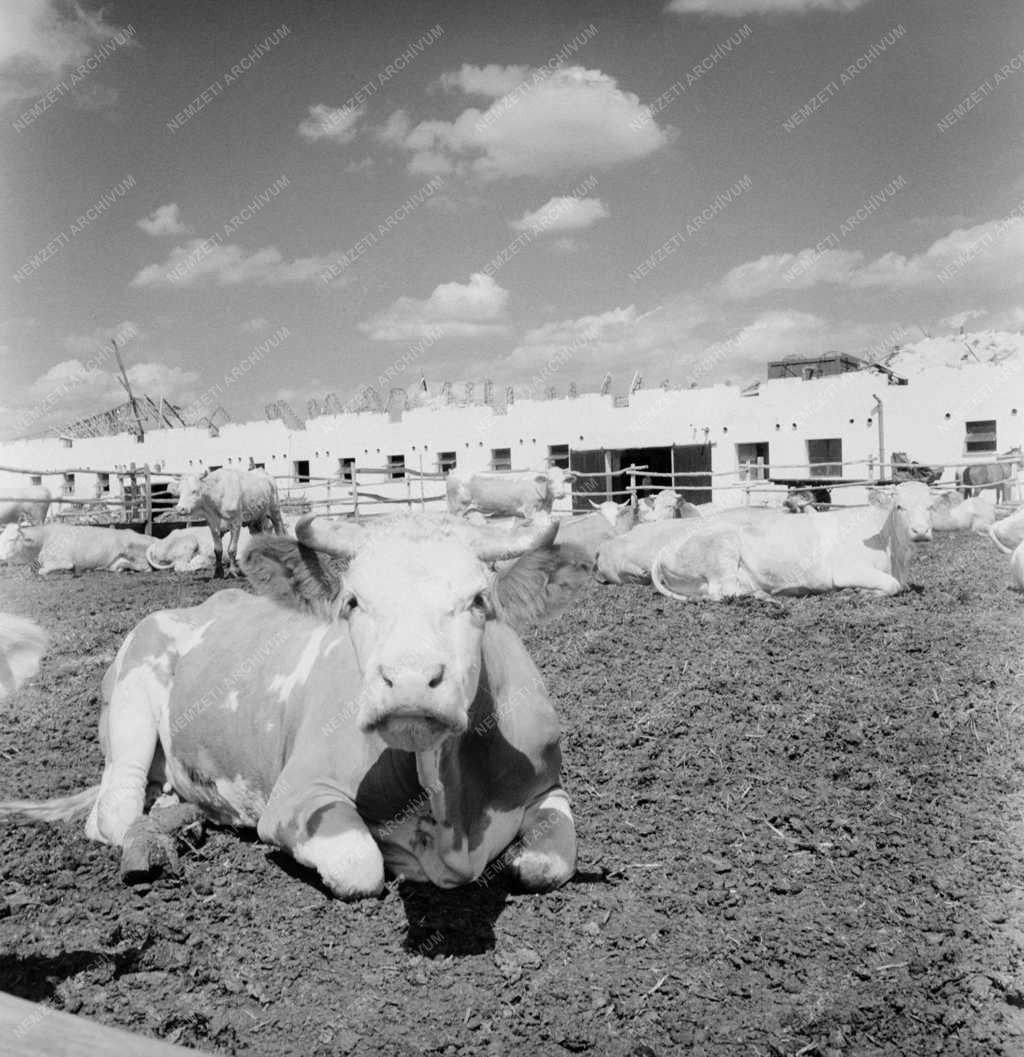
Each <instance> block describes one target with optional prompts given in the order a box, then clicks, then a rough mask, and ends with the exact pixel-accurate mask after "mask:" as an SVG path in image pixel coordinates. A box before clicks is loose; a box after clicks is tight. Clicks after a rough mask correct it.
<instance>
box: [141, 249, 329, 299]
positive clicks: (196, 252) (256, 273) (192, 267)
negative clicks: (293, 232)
mask: <svg viewBox="0 0 1024 1057" xmlns="http://www.w3.org/2000/svg"><path fill="white" fill-rule="evenodd" d="M338 256H339V255H338V254H334V255H328V256H324V257H299V258H296V259H295V260H293V261H286V260H285V259H284V257H283V256H282V255H281V251H280V250H278V249H277V248H276V247H274V246H267V247H265V248H264V249H261V250H255V251H254V252H252V253H248V252H247V251H246V250H244V249H243V248H242V247H241V246H238V245H235V244H232V243H218V242H215V241H214V240H212V239H189V240H188V242H186V243H185V244H184V245H183V246H175V247H174V249H173V250H171V252H170V254H169V255H168V257H167V260H166V261H164V262H163V263H162V264H147V265H146V267H145V268H143V269H142V270H141V271H139V273H138V274H137V275H136V276H135V277H134V278H133V279H132V281H131V285H132V286H136V287H161V286H163V287H185V286H200V285H202V284H205V283H211V284H216V285H217V286H239V285H241V284H242V283H254V284H256V285H258V286H286V285H290V284H293V283H311V282H315V281H316V280H317V279H318V278H319V277H320V275H321V273H322V272H323V271H324V270H325V269H327V268H329V267H330V266H331V264H332V263H333V262H334V261H336V260H337V259H338Z"/></svg>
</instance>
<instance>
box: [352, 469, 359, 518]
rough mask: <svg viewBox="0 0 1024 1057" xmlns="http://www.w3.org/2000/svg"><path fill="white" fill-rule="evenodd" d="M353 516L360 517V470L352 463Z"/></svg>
mask: <svg viewBox="0 0 1024 1057" xmlns="http://www.w3.org/2000/svg"><path fill="white" fill-rule="evenodd" d="M352 516H353V517H354V518H358V517H359V471H358V470H357V469H356V464H355V463H352Z"/></svg>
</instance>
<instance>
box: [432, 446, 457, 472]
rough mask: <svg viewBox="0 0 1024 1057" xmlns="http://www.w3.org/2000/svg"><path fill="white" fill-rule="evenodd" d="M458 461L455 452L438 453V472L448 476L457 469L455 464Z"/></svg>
mask: <svg viewBox="0 0 1024 1057" xmlns="http://www.w3.org/2000/svg"><path fill="white" fill-rule="evenodd" d="M457 461H458V459H457V458H456V455H455V452H453V451H439V452H438V453H437V472H438V473H443V474H444V475H445V476H447V475H448V474H449V473H451V472H452V470H454V469H455V464H456V462H457Z"/></svg>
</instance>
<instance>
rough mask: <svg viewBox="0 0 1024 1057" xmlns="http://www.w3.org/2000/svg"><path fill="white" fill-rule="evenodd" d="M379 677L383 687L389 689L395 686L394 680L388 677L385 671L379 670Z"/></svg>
mask: <svg viewBox="0 0 1024 1057" xmlns="http://www.w3.org/2000/svg"><path fill="white" fill-rule="evenodd" d="M380 677H381V679H383V680H384V685H385V686H387V687H389V688H390V687H393V686H394V685H395V683H394V680H393V679H391V678H390V676H389V675H388V673H387V671H386V669H384V668H381V670H380Z"/></svg>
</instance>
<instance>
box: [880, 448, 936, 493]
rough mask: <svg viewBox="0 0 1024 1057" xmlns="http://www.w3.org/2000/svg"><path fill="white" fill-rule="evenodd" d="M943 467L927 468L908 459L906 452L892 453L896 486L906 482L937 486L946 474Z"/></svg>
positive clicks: (893, 477)
mask: <svg viewBox="0 0 1024 1057" xmlns="http://www.w3.org/2000/svg"><path fill="white" fill-rule="evenodd" d="M944 469H945V468H944V467H942V466H925V465H924V464H923V463H919V462H916V461H915V460H914V459H910V458H908V457H907V453H906V452H904V451H894V452H893V453H892V479H893V481H894V482H895V483H896V484H902V483H903V482H904V481H923V482H924V483H925V484H928V485H931V484H935V482H936V481H938V480H939V478H940V477H942V474H943V472H944Z"/></svg>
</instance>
